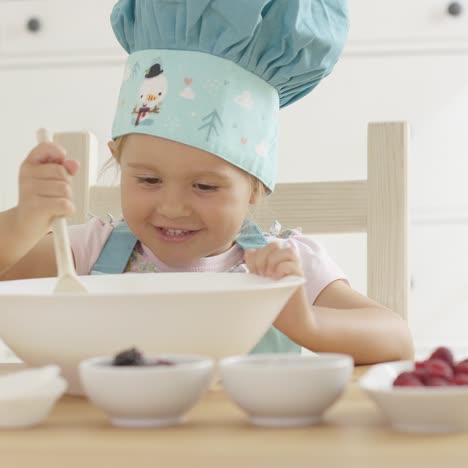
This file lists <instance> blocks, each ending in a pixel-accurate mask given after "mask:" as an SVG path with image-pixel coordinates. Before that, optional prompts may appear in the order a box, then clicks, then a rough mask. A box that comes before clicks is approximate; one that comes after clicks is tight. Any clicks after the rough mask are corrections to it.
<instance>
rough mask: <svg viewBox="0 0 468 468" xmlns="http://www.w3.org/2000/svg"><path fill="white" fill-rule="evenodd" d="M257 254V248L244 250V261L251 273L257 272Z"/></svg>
mask: <svg viewBox="0 0 468 468" xmlns="http://www.w3.org/2000/svg"><path fill="white" fill-rule="evenodd" d="M255 254H256V250H255V249H248V250H246V251H245V252H244V261H245V264H246V265H247V268H248V270H249V271H250V273H257V270H256V267H255Z"/></svg>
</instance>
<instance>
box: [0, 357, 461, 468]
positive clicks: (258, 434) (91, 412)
mask: <svg viewBox="0 0 468 468" xmlns="http://www.w3.org/2000/svg"><path fill="white" fill-rule="evenodd" d="M16 369H18V365H13V364H3V365H0V373H2V372H8V371H13V370H16ZM364 370H365V368H357V369H355V372H354V376H353V382H352V383H351V384H350V385H349V387H348V389H347V391H346V393H345V395H344V396H343V398H341V400H340V401H339V402H338V403H336V404H335V406H333V407H332V408H331V409H330V410H329V411H328V412H327V413H326V415H325V418H324V421H323V423H322V424H320V425H317V426H309V427H302V428H292V429H269V428H268V429H264V428H257V427H254V426H252V425H250V424H249V422H248V420H247V418H246V416H245V415H244V414H243V413H242V412H241V411H240V410H239V409H237V407H236V406H234V405H233V404H232V403H230V402H229V401H228V400H227V399H226V397H225V395H224V393H223V392H222V391H210V392H209V393H208V394H207V395H206V397H205V398H204V399H203V400H202V401H201V402H200V403H198V404H197V405H196V406H195V407H194V408H193V409H192V410H191V412H190V413H189V414H188V418H187V422H186V424H184V425H182V426H178V427H171V428H165V429H131V430H129V429H120V428H114V427H112V426H111V425H110V424H109V420H108V419H107V417H106V415H105V414H104V413H102V412H101V411H100V410H98V409H97V408H95V407H93V406H92V405H91V404H90V403H88V401H87V400H85V399H84V398H76V397H69V396H66V397H64V398H63V399H62V400H60V401H59V402H58V404H57V405H56V406H55V408H54V410H53V411H52V413H51V415H50V416H49V418H48V420H47V421H46V422H45V423H44V424H43V425H42V426H38V427H36V428H33V429H28V430H16V431H0V466H1V467H2V468H3V467H5V468H23V467H39V468H42V467H44V468H56V467H57V468H59V467H60V468H74V467H82V468H88V467H89V468H94V467H99V468H104V467H112V468H120V467H126V468H130V467H132V468H133V467H135V468H145V467H158V468H168V467H184V468H192V467H198V466H200V467H204V468H210V467H216V468H230V467H236V468H246V467H255V468H259V467H269V468H270V467H284V468H296V467H314V468H327V467H333V468H339V467H346V468H349V467H359V468H367V467H369V468H387V467H392V468H394V467H398V468H407V467H408V468H410V467H411V468H413V467H424V468H428V467H429V468H431V467H438V468H439V467H443V468H455V467H460V468H462V467H463V468H466V467H468V433H456V434H443V435H421V434H402V433H397V432H393V431H392V430H391V429H389V428H388V427H387V425H386V424H385V422H384V420H383V418H382V417H381V415H380V413H379V412H378V410H377V409H376V408H375V407H374V405H373V403H372V402H371V401H370V400H368V399H367V397H366V396H365V395H364V394H363V393H362V392H361V391H360V390H359V388H358V386H357V383H356V380H357V378H358V377H359V376H360V375H362V373H363V371H364Z"/></svg>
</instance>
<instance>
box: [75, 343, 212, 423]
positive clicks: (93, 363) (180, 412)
mask: <svg viewBox="0 0 468 468" xmlns="http://www.w3.org/2000/svg"><path fill="white" fill-rule="evenodd" d="M213 367H214V361H213V360H212V359H210V358H207V357H203V356H197V355H183V354H157V355H156V354H149V355H145V356H143V355H142V354H141V353H140V352H139V351H138V350H137V349H135V348H133V349H129V350H126V351H123V352H121V353H119V354H117V355H116V356H115V357H110V356H104V357H95V358H91V359H86V360H84V361H82V362H81V363H80V365H79V374H80V379H81V383H82V386H83V389H84V391H85V394H86V395H87V397H88V398H89V399H90V401H91V402H92V403H93V404H94V405H96V406H97V407H98V408H100V409H102V410H103V411H104V412H105V413H107V414H108V415H109V417H110V418H111V422H112V424H113V425H114V426H121V427H163V426H172V425H177V424H181V423H182V422H183V421H184V415H185V414H186V413H187V411H189V410H190V408H192V407H193V406H194V405H195V404H196V403H197V402H198V401H199V400H200V398H201V397H202V396H203V394H204V393H205V392H206V390H207V389H208V387H209V385H210V383H211V380H212V375H213Z"/></svg>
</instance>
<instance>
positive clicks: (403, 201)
mask: <svg viewBox="0 0 468 468" xmlns="http://www.w3.org/2000/svg"><path fill="white" fill-rule="evenodd" d="M367 139H368V148H367V150H368V151H367V153H368V154H367V173H368V177H367V180H353V181H339V182H310V183H287V184H286V183H285V184H281V183H280V184H278V185H277V187H276V189H275V192H274V193H273V194H272V195H270V196H269V197H268V200H267V202H266V203H265V205H264V206H261V207H260V208H259V209H258V210H256V211H255V221H256V222H257V223H258V224H259V225H260V226H261V227H262V228H263V229H265V230H267V229H268V228H269V227H270V226H271V224H272V222H273V221H274V220H275V219H278V220H279V221H280V222H281V224H282V225H283V226H286V227H297V226H301V227H302V230H303V232H304V233H305V234H317V233H351V232H367V295H368V296H369V297H371V298H372V299H375V300H376V301H378V302H380V303H381V304H384V305H385V306H387V307H389V308H391V309H392V310H394V311H395V312H397V313H399V314H400V315H401V316H402V317H404V318H407V304H408V291H409V274H408V251H407V242H408V237H407V233H408V204H407V194H408V189H407V161H408V125H407V123H405V122H372V123H370V124H369V126H368V135H367ZM54 140H55V141H56V142H58V143H60V144H61V145H62V146H64V147H65V148H66V149H67V151H68V153H69V157H72V158H74V159H77V160H79V161H80V163H81V170H80V172H79V175H78V176H77V177H75V180H74V186H73V190H74V194H75V195H74V196H75V204H76V208H77V210H76V213H75V215H74V216H73V217H72V218H71V219H70V220H69V222H70V223H72V224H76V223H82V222H85V221H86V219H87V218H88V214H89V213H92V214H93V215H97V216H105V215H107V214H109V213H110V214H112V215H113V216H114V217H116V218H118V217H119V216H120V213H121V205H120V192H119V188H118V187H116V186H96V185H93V184H94V182H95V174H96V164H97V163H96V162H97V160H98V156H97V143H96V139H95V137H94V136H93V135H92V134H91V133H89V132H72V133H58V134H56V135H55V136H54Z"/></svg>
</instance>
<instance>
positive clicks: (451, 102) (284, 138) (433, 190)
mask: <svg viewBox="0 0 468 468" xmlns="http://www.w3.org/2000/svg"><path fill="white" fill-rule="evenodd" d="M280 115H281V134H280V170H279V174H280V179H281V180H282V181H295V180H298V181H299V180H300V181H307V180H334V179H348V178H352V179H359V178H364V177H367V174H366V151H367V144H366V130H367V129H366V126H367V123H368V122H369V121H379V120H408V121H409V122H410V124H411V128H412V151H411V160H410V170H411V173H410V206H411V209H412V210H416V209H420V208H423V207H426V206H434V205H437V206H452V205H453V204H457V205H460V204H463V205H468V191H467V190H466V172H467V168H468V54H466V55H453V56H451V55H439V56H413V55H409V56H388V57H343V59H342V60H341V62H340V63H339V64H338V65H337V66H336V69H335V71H334V72H333V73H332V75H330V76H329V77H328V78H326V79H325V80H324V81H323V82H322V83H321V84H319V86H318V87H317V88H316V89H315V90H314V91H313V92H312V93H311V94H310V95H308V96H307V97H306V98H304V99H303V100H301V101H299V102H298V103H296V104H293V105H292V106H290V107H287V108H286V109H283V110H282V111H281V113H280Z"/></svg>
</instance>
